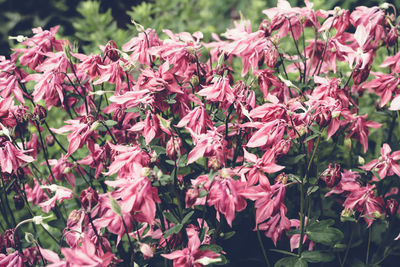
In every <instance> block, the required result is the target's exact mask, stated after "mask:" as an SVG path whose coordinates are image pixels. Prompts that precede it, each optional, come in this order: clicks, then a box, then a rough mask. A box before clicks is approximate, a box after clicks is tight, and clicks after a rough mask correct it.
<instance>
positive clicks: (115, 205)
mask: <svg viewBox="0 0 400 267" xmlns="http://www.w3.org/2000/svg"><path fill="white" fill-rule="evenodd" d="M108 198H109V199H110V203H111V209H112V210H113V211H114V212H115V213H116V214H118V215H119V216H121V217H122V210H121V206H120V205H119V204H118V202H117V201H116V200H115V199H114V198H113V197H112V196H111V194H108Z"/></svg>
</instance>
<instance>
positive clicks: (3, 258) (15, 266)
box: [0, 251, 25, 267]
mask: <svg viewBox="0 0 400 267" xmlns="http://www.w3.org/2000/svg"><path fill="white" fill-rule="evenodd" d="M0 266H1V267H3V266H4V267H23V266H25V264H24V258H23V255H22V254H21V253H19V251H15V252H13V253H11V254H8V255H5V254H1V253H0Z"/></svg>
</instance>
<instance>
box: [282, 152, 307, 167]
mask: <svg viewBox="0 0 400 267" xmlns="http://www.w3.org/2000/svg"><path fill="white" fill-rule="evenodd" d="M305 156H306V154H300V155H297V156H295V157H285V158H283V159H282V160H281V162H282V163H284V164H285V165H294V164H297V163H298V162H299V161H300V160H301V159H302V158H304V157H305Z"/></svg>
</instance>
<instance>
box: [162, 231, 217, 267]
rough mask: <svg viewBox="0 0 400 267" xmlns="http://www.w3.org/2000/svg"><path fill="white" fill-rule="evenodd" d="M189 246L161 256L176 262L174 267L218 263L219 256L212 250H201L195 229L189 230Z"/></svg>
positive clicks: (198, 266) (195, 266)
mask: <svg viewBox="0 0 400 267" xmlns="http://www.w3.org/2000/svg"><path fill="white" fill-rule="evenodd" d="M186 233H187V236H188V239H189V241H188V246H187V247H186V248H184V249H182V250H176V251H173V252H171V253H169V254H161V256H163V257H164V258H167V259H169V260H173V261H174V267H188V266H193V267H202V266H204V265H207V263H211V262H218V261H219V260H218V259H217V258H218V257H219V254H218V253H216V252H213V251H211V250H200V249H199V248H200V245H201V244H200V239H199V237H198V233H197V232H196V231H195V230H194V229H193V228H187V229H186Z"/></svg>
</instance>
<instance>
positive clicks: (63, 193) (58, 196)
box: [39, 184, 72, 213]
mask: <svg viewBox="0 0 400 267" xmlns="http://www.w3.org/2000/svg"><path fill="white" fill-rule="evenodd" d="M42 188H43V189H49V190H50V192H52V193H55V194H54V196H53V197H52V198H50V199H48V200H46V201H44V202H42V203H39V207H41V208H42V210H43V211H44V212H45V213H48V212H49V211H50V209H52V208H54V206H55V205H56V201H58V202H59V203H61V202H63V201H64V200H65V199H71V198H72V190H71V189H68V188H65V187H63V186H59V185H56V184H52V185H42Z"/></svg>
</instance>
